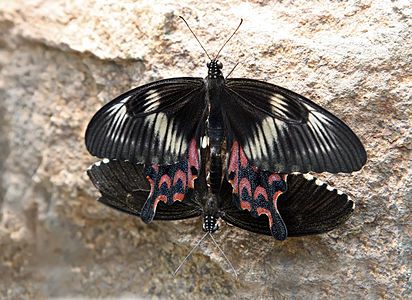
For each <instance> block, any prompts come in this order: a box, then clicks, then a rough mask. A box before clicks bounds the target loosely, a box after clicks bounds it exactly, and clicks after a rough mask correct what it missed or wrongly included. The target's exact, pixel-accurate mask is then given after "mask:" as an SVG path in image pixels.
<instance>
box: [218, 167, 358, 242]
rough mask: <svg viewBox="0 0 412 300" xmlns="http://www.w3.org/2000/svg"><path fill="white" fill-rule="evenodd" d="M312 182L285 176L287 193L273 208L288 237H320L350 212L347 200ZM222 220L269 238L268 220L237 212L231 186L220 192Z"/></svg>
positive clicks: (246, 212)
mask: <svg viewBox="0 0 412 300" xmlns="http://www.w3.org/2000/svg"><path fill="white" fill-rule="evenodd" d="M317 183H318V184H320V183H319V182H318V181H316V179H315V178H313V179H312V180H307V179H306V178H305V177H304V176H303V175H301V174H299V175H288V190H287V191H286V192H285V193H284V194H282V195H280V196H279V198H278V202H277V207H278V210H279V213H280V215H281V217H282V219H283V221H284V222H285V224H286V228H287V230H288V236H301V235H309V234H317V233H324V232H327V231H330V230H332V229H334V228H336V227H337V226H339V225H341V224H343V223H344V222H345V221H346V220H347V219H348V218H349V216H350V215H351V214H352V212H353V207H354V203H353V202H352V201H351V200H350V199H348V196H347V195H345V194H342V193H340V192H338V191H337V190H336V189H334V190H330V188H329V189H328V186H327V185H326V184H321V185H318V184H317ZM222 199H223V201H224V204H223V205H222V208H221V210H222V212H223V213H224V214H223V216H222V218H223V219H224V220H225V221H226V222H228V223H230V224H232V225H235V226H237V227H240V228H242V229H245V230H249V231H252V232H256V233H260V234H265V235H272V234H271V231H270V228H269V222H268V218H267V217H266V216H263V215H262V216H260V217H258V218H254V217H252V216H251V215H250V213H249V212H248V211H242V210H239V209H238V208H237V207H236V205H235V204H234V203H233V200H232V191H231V185H230V184H229V183H228V182H225V184H224V185H223V188H222Z"/></svg>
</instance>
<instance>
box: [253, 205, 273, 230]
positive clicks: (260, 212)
mask: <svg viewBox="0 0 412 300" xmlns="http://www.w3.org/2000/svg"><path fill="white" fill-rule="evenodd" d="M256 212H257V214H258V215H259V216H260V215H267V216H268V218H269V228H272V214H271V212H270V211H269V210H268V209H266V208H263V207H258V208H256Z"/></svg>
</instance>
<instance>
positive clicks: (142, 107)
mask: <svg viewBox="0 0 412 300" xmlns="http://www.w3.org/2000/svg"><path fill="white" fill-rule="evenodd" d="M205 92H206V89H205V85H204V83H203V79H202V78H192V77H188V78H172V79H165V80H160V81H157V82H153V83H150V84H147V85H144V86H141V87H138V88H135V89H132V90H130V91H128V92H126V93H124V94H122V95H120V96H119V97H117V98H116V99H114V100H112V101H111V102H109V103H108V104H106V105H105V106H104V107H102V108H101V109H100V110H99V111H98V112H97V113H96V114H95V115H94V117H93V118H92V120H91V121H90V123H89V125H88V127H87V130H86V147H87V149H88V150H89V152H90V153H91V154H93V155H95V156H98V157H100V158H110V159H119V160H130V161H132V162H137V163H139V162H144V163H151V164H152V163H157V164H172V163H175V162H177V161H180V160H182V158H185V156H186V155H187V149H188V146H189V142H190V140H191V139H193V138H196V139H198V138H199V135H200V131H201V130H202V129H201V125H199V124H202V123H203V122H202V120H203V118H204V117H205V108H206V104H205Z"/></svg>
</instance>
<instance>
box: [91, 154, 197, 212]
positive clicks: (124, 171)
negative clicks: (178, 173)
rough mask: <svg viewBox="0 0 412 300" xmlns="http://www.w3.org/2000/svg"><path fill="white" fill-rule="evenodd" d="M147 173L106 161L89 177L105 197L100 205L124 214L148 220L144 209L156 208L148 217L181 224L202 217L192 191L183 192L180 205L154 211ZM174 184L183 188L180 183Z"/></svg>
mask: <svg viewBox="0 0 412 300" xmlns="http://www.w3.org/2000/svg"><path fill="white" fill-rule="evenodd" d="M178 164H179V163H178ZM147 169H148V168H147V167H145V166H144V165H143V164H135V163H132V162H130V161H119V160H108V159H104V160H103V161H99V162H97V163H95V164H94V165H92V166H91V167H90V168H89V169H88V171H87V174H88V176H89V177H90V179H91V181H92V182H93V184H94V185H95V186H96V188H97V189H98V190H99V191H100V193H101V194H102V196H101V197H100V198H99V201H100V202H102V203H103V204H106V205H107V206H110V207H112V208H115V209H117V210H120V211H122V212H126V213H128V214H132V215H136V216H141V217H142V218H146V220H147V216H144V215H142V211H143V210H144V207H145V206H150V207H152V208H153V214H151V213H150V212H149V215H150V217H151V218H154V219H155V220H180V219H186V218H191V217H195V216H199V215H200V214H201V210H200V208H199V206H198V205H197V204H196V203H194V202H192V201H191V195H192V190H188V189H185V190H181V192H184V195H183V197H182V199H181V201H171V202H168V203H167V204H171V205H167V204H166V203H164V202H160V203H156V206H155V207H153V205H151V202H152V201H154V200H155V199H150V197H149V195H150V190H151V189H153V190H154V189H155V188H154V187H151V185H150V184H149V181H148V180H147V178H146V176H147V175H146V173H147V172H148V170H147ZM175 170H176V168H175ZM163 175H165V174H163ZM175 184H176V185H180V182H176V183H175ZM180 186H181V185H180ZM172 189H173V187H172ZM163 191H165V190H163ZM172 197H173V195H172ZM148 199H149V200H148ZM172 199H173V198H172ZM158 202H159V201H158ZM146 211H147V209H146ZM154 212H156V213H154Z"/></svg>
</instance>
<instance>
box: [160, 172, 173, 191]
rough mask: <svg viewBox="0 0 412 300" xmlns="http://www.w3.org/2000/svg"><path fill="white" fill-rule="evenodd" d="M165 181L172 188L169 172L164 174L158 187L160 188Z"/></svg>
mask: <svg viewBox="0 0 412 300" xmlns="http://www.w3.org/2000/svg"><path fill="white" fill-rule="evenodd" d="M165 182H166V185H167V188H168V189H170V187H171V186H172V181H171V180H170V177H169V175H167V174H165V175H163V176H162V177H161V178H160V180H159V185H158V188H159V189H160V188H161V187H162V184H163V183H165Z"/></svg>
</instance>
